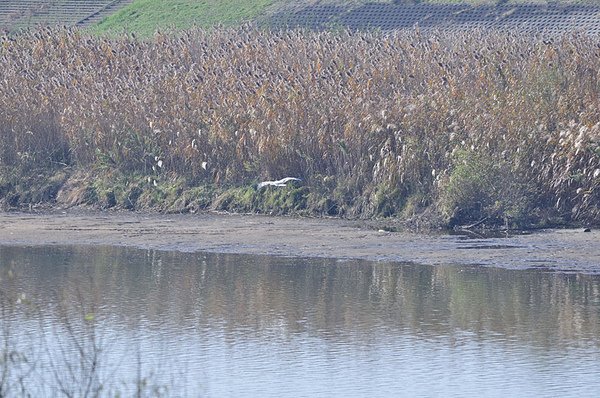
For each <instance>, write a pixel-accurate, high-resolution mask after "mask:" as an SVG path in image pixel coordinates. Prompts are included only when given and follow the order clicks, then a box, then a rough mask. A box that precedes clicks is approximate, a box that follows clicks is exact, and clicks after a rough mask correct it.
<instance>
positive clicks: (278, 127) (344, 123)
mask: <svg viewBox="0 0 600 398" xmlns="http://www.w3.org/2000/svg"><path fill="white" fill-rule="evenodd" d="M599 47H600V44H599V43H598V41H597V39H593V38H589V37H585V36H578V35H572V36H567V37H563V38H558V39H555V40H552V41H549V40H542V39H539V38H532V37H524V36H521V35H518V34H512V33H501V32H491V33H490V32H488V33H486V32H473V31H471V32H464V33H452V34H449V33H447V32H445V33H443V34H442V33H427V34H425V33H421V32H418V31H412V32H398V33H395V34H392V35H383V34H378V33H372V32H371V33H349V32H335V33H331V32H301V31H284V32H266V31H260V30H255V29H253V28H251V27H243V28H238V29H231V30H229V29H217V30H214V31H211V32H210V33H208V32H205V31H200V30H194V31H188V32H184V33H181V34H180V35H179V36H176V37H175V36H167V35H162V34H156V35H155V36H154V38H153V40H151V41H138V40H136V39H135V38H131V37H129V38H121V39H108V38H98V37H93V36H88V35H86V34H85V33H84V32H81V31H77V30H40V31H35V32H30V33H28V34H23V35H20V36H18V37H14V38H9V37H3V38H0V59H1V62H2V69H1V70H0V109H1V112H0V137H1V138H2V142H3V145H2V148H1V150H0V164H1V165H3V166H9V167H13V166H19V167H21V168H28V167H30V168H31V167H33V168H35V167H50V166H52V165H54V166H56V165H58V166H60V165H63V164H67V165H70V166H74V167H75V168H87V169H89V168H97V167H104V168H111V169H118V170H121V171H122V172H124V173H132V174H136V175H148V176H158V175H160V176H167V175H168V176H171V177H182V178H185V180H186V181H187V184H189V185H191V186H193V185H197V184H207V183H208V184H217V185H228V186H230V185H247V184H250V183H252V182H253V181H257V180H260V179H270V178H279V177H282V176H288V175H290V176H296V177H301V178H303V179H304V180H305V181H306V184H307V185H308V186H310V187H313V188H314V189H313V190H319V192H321V193H322V195H323V196H331V197H333V198H335V200H336V201H337V202H338V205H339V206H340V207H341V208H345V209H347V211H346V213H347V214H354V215H367V216H370V215H374V214H382V213H383V214H387V215H391V214H399V213H400V212H401V211H402V210H403V209H404V208H405V207H406V204H407V203H410V204H411V206H413V205H415V202H416V206H417V207H423V206H428V205H433V204H435V205H436V206H437V207H438V208H439V210H440V211H441V212H442V213H443V214H445V215H446V216H447V217H448V218H449V219H452V217H454V216H456V215H457V214H458V213H460V208H461V207H462V208H463V209H464V208H465V205H464V204H463V203H460V198H464V197H466V198H467V200H472V201H473V200H474V201H477V200H478V198H477V195H476V194H475V196H474V197H473V195H471V196H469V195H466V196H465V195H462V196H461V195H458V196H457V195H455V194H449V193H448V192H447V188H448V187H450V186H452V187H453V189H454V190H455V191H456V186H453V184H456V181H460V178H459V179H457V178H454V177H455V176H454V174H455V173H456V172H457V170H459V169H460V167H459V166H460V165H461V164H464V163H465V162H479V163H480V164H474V165H471V166H473V167H475V168H476V169H477V168H478V167H487V168H489V165H493V167H491V169H489V173H488V174H491V175H488V177H489V178H491V180H492V181H498V184H497V187H501V189H495V190H494V192H491V193H490V192H489V195H488V196H489V198H487V199H486V200H487V202H489V203H481V208H480V209H479V210H482V209H483V210H485V211H484V212H483V213H481V212H479V213H481V214H484V213H485V214H487V215H488V216H490V215H492V216H495V215H499V216H501V217H504V218H506V217H508V216H510V211H508V210H507V209H509V208H512V207H514V206H512V204H511V203H509V204H508V205H507V204H506V203H503V202H510V201H515V202H519V203H521V202H520V201H522V199H523V197H526V199H527V200H526V202H527V203H528V204H527V206H526V208H525V209H520V210H524V211H525V212H529V211H530V210H531V211H533V210H534V209H535V210H539V209H542V208H554V209H556V211H557V212H558V213H560V214H563V215H566V216H567V217H572V218H574V219H581V220H594V221H599V220H600V103H599V102H600V80H599V72H600V70H599V69H598V66H597V65H598V60H599V56H600V48H599ZM465 154H467V155H465ZM468 154H473V156H469V155H468ZM482 159H483V160H482ZM159 163H160V167H159ZM463 169H464V168H463ZM462 172H464V170H463V171H462ZM462 177H465V176H462ZM467 177H468V176H467ZM153 178H154V177H153ZM500 181H502V183H501V182H500ZM507 181H508V182H507ZM482 184H483V183H482ZM488 185H489V184H488ZM481 186H484V187H485V186H487V185H485V184H483V185H481V184H479V185H477V184H475V185H474V187H475V188H474V189H475V190H477V189H479V188H477V187H481ZM515 187H516V188H515ZM505 188H506V189H505ZM455 191H453V192H455ZM506 192H508V193H506ZM453 195H454V196H453ZM414 198H417V199H416V200H415V199H414ZM457 198H458V199H457ZM515 198H516V199H515ZM390 204H391V205H390ZM390 206H391V207H390ZM511 206H512V207H511ZM382 209H386V210H385V211H383V210H382ZM486 212H487V213H486ZM463 213H464V212H463ZM521 213H523V211H521ZM463 216H464V215H463ZM479 216H480V214H478V215H476V216H474V215H472V216H471V217H475V218H477V217H479ZM467 218H468V217H467Z"/></svg>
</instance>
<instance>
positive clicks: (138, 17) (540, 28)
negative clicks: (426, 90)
mask: <svg viewBox="0 0 600 398" xmlns="http://www.w3.org/2000/svg"><path fill="white" fill-rule="evenodd" d="M245 21H255V22H257V23H258V24H260V25H263V26H266V27H269V28H275V29H285V28H288V27H301V28H308V29H316V30H323V29H339V28H350V29H376V30H378V29H381V30H394V29H402V28H412V27H414V26H419V27H421V28H441V29H456V28H458V29H461V28H471V27H479V28H485V29H487V28H501V29H518V30H521V31H527V32H534V33H537V32H546V33H548V32H550V33H552V32H555V33H562V32H572V31H582V32H586V33H590V34H600V0H586V1H581V0H554V1H539V0H537V1H536V0H532V1H523V0H499V1H494V0H463V1H462V2H457V1H453V0H425V1H420V0H202V1H200V0H46V1H42V0H2V1H0V31H1V30H15V29H19V28H22V27H28V26H29V27H31V26H38V25H67V26H73V25H79V26H91V25H93V26H95V28H94V30H95V31H96V32H98V33H119V32H122V31H130V32H135V33H137V34H141V35H150V34H152V33H154V32H155V31H156V30H157V29H160V30H164V29H170V28H176V29H183V28H186V27H190V26H193V25H197V26H203V27H207V26H213V25H215V24H222V25H225V26H232V25H238V24H240V23H243V22H245Z"/></svg>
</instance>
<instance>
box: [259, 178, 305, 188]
mask: <svg viewBox="0 0 600 398" xmlns="http://www.w3.org/2000/svg"><path fill="white" fill-rule="evenodd" d="M290 181H302V180H301V179H299V178H295V177H285V178H282V179H281V180H277V181H263V182H260V183H259V184H258V187H257V188H258V189H261V188H263V187H266V186H269V185H271V186H273V187H285V186H286V184H287V183H288V182H290Z"/></svg>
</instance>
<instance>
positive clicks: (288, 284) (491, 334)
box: [0, 246, 600, 397]
mask: <svg viewBox="0 0 600 398" xmlns="http://www.w3.org/2000/svg"><path fill="white" fill-rule="evenodd" d="M0 275H1V277H2V280H1V285H0V288H1V296H0V298H1V302H0V303H1V304H2V312H1V318H0V322H1V324H0V326H1V329H2V336H0V343H1V346H2V348H1V350H2V351H1V352H2V353H4V356H3V358H4V361H0V370H8V371H7V372H6V373H2V372H0V373H2V374H6V375H5V376H0V377H1V378H0V383H1V384H0V388H3V390H2V389H0V392H2V391H7V389H8V392H7V393H6V394H7V395H8V396H22V395H24V394H25V393H29V394H31V395H33V396H61V395H66V394H67V393H68V394H72V395H73V396H83V395H85V393H86V391H87V392H90V391H91V392H95V391H97V390H98V389H100V388H101V390H100V392H101V395H106V396H114V395H118V394H120V395H121V396H130V395H132V394H134V393H135V391H136V388H138V387H139V389H140V390H142V393H143V394H142V395H145V396H154V395H161V394H162V395H167V396H176V397H180V396H190V397H195V396H214V397H227V396H231V397H243V396H252V397H254V396H260V397H271V396H272V397H280V396H293V397H298V396H304V397H319V396H321V397H330V396H343V397H348V396H358V397H367V396H377V397H382V396H407V397H420V396H423V397H435V396H444V397H447V396H456V397H463V396H477V397H485V396H490V397H492V396H498V397H500V396H502V397H506V396H520V397H526V396H530V397H541V396H547V397H556V396H561V397H565V396H572V397H584V396H589V397H596V396H598V394H599V391H600V276H598V275H585V274H577V273H574V274H558V273H549V272H541V271H515V270H505V269H494V268H476V267H460V266H452V265H448V266H436V267H431V266H419V265H406V264H392V263H368V262H359V261H344V262H339V261H335V260H323V259H286V258H273V257H258V256H243V255H217V254H204V253H200V254H184V253H175V252H159V251H142V250H136V249H126V248H115V247H94V248H91V247H77V246H73V247H46V248H30V247H0ZM6 353H8V354H9V355H6ZM7 358H8V360H7ZM7 363H8V364H10V365H9V366H7V365H6V364H7ZM82 381H84V382H82ZM0 395H3V394H1V393H0Z"/></svg>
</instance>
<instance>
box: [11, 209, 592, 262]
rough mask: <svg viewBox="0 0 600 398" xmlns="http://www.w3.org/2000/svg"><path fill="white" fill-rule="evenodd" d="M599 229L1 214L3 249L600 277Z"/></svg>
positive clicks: (76, 212) (212, 215)
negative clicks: (123, 249)
mask: <svg viewBox="0 0 600 398" xmlns="http://www.w3.org/2000/svg"><path fill="white" fill-rule="evenodd" d="M599 241H600V232H598V231H591V232H584V231H583V229H561V230H542V231H535V232H532V233H527V234H517V235H513V236H506V237H493V238H484V237H481V236H478V235H476V234H471V235H456V234H416V233H406V232H384V231H382V230H374V229H372V228H368V227H366V226H365V225H363V224H361V223H359V222H356V221H347V220H340V219H309V218H287V217H270V216H256V215H237V214H236V215H231V214H215V213H204V214H197V215H189V214H188V215H156V214H140V213H131V212H124V213H115V212H110V213H106V212H82V211H79V210H69V211H59V212H48V213H41V214H33V213H0V245H32V246H39V245H72V244H77V245H118V246H130V247H138V248H146V249H156V250H176V251H184V252H195V251H207V252H216V253H243V254H264V255H275V256H297V257H330V258H339V259H340V260H343V259H364V260H373V261H396V262H411V263H417V264H427V265H436V264H456V265H479V266H488V267H502V268H512V269H545V270H548V271H558V272H585V273H600V245H598V242H599Z"/></svg>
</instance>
